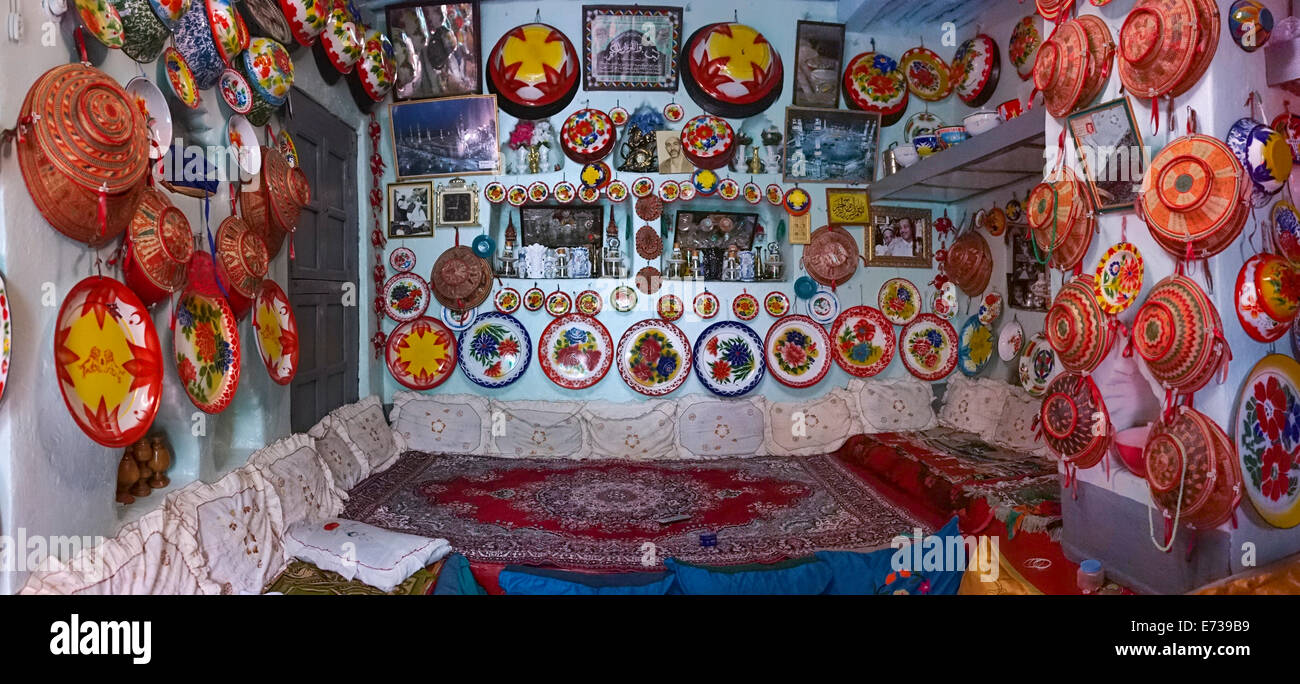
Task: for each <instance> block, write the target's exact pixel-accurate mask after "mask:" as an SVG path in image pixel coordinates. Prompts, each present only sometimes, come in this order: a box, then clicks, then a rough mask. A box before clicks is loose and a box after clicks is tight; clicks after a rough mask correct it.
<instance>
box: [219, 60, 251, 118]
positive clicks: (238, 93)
mask: <svg viewBox="0 0 1300 684" xmlns="http://www.w3.org/2000/svg"><path fill="white" fill-rule="evenodd" d="M217 90H218V91H219V92H220V93H221V99H222V100H225V102H226V104H227V105H229V106H230V109H232V110H233V111H234V112H235V113H236V114H247V113H249V112H251V111H253V89H252V88H251V87H249V85H248V80H247V79H245V78H244V77H243V76H242V75H241V74H240V73H239V72H238V71H235V70H234V69H230V68H227V69H226V70H224V71H222V72H221V76H220V77H219V78H218V79H217Z"/></svg>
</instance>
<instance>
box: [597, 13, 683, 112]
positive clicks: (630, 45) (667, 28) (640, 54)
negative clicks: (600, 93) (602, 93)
mask: <svg viewBox="0 0 1300 684" xmlns="http://www.w3.org/2000/svg"><path fill="white" fill-rule="evenodd" d="M681 49H682V8H680V7H665V6H660V5H583V7H582V89H583V90H667V91H670V92H676V91H677V84H678V78H679V65H678V55H679V54H680V53H681Z"/></svg>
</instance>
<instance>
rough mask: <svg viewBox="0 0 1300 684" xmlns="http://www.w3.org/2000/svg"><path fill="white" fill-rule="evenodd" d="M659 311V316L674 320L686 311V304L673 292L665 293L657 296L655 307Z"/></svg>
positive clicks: (666, 319)
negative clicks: (657, 301) (657, 302)
mask: <svg viewBox="0 0 1300 684" xmlns="http://www.w3.org/2000/svg"><path fill="white" fill-rule="evenodd" d="M655 310H656V311H658V312H659V317H660V318H662V319H664V320H665V321H670V322H671V321H675V320H677V319H679V318H681V317H682V314H684V313H686V304H685V302H683V301H682V298H681V297H678V296H677V295H675V294H666V295H664V296H662V297H660V298H659V304H658V305H657V306H656V307H655Z"/></svg>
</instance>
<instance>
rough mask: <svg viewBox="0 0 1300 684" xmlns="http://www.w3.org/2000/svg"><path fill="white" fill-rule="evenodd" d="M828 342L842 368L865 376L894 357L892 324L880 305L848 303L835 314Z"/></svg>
mask: <svg viewBox="0 0 1300 684" xmlns="http://www.w3.org/2000/svg"><path fill="white" fill-rule="evenodd" d="M831 344H832V345H833V347H832V348H833V349H834V350H835V363H837V364H839V366H840V368H843V369H844V372H846V373H848V374H849V375H853V376H856V377H859V378H869V377H871V376H873V375H876V374H878V373H879V372H880V371H883V370H885V368H887V367H889V364H890V363H891V362H892V361H893V360H894V325H893V324H892V323H890V322H889V319H887V318H885V315H884V314H883V313H881V312H880V309H877V308H875V307H870V306H852V307H849V308H848V309H846V310H845V311H844V313H841V314H840V315H839V316H838V317H836V318H835V323H834V324H833V325H832V326H831Z"/></svg>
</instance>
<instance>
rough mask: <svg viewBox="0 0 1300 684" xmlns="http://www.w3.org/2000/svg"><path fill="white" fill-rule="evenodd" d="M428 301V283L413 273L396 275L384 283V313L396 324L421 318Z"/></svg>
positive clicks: (429, 296)
mask: <svg viewBox="0 0 1300 684" xmlns="http://www.w3.org/2000/svg"><path fill="white" fill-rule="evenodd" d="M430 299H431V295H430V293H429V283H427V282H425V280H424V278H421V277H420V276H418V275H416V274H414V273H410V272H404V273H398V274H397V275H395V276H393V277H391V278H389V279H388V282H386V283H384V313H385V314H387V315H388V317H389V318H391V319H393V320H395V321H397V322H398V323H405V322H406V321H411V320H415V319H417V318H419V317H420V316H423V315H424V312H425V310H426V309H428V308H429V300H430Z"/></svg>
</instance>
